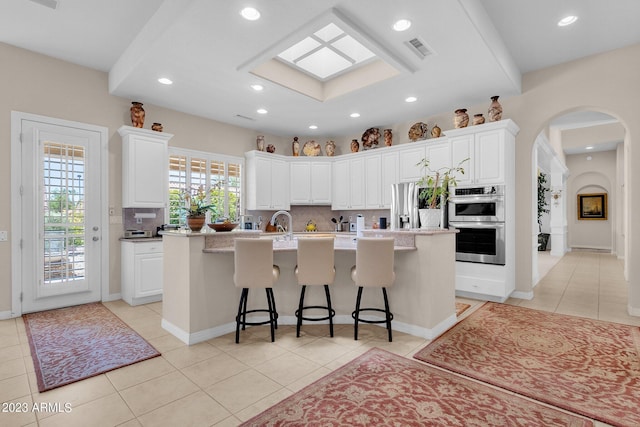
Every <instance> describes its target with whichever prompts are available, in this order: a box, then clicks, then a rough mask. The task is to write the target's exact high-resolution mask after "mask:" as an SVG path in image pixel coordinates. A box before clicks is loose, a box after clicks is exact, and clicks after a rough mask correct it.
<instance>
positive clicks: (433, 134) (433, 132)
mask: <svg viewBox="0 0 640 427" xmlns="http://www.w3.org/2000/svg"><path fill="white" fill-rule="evenodd" d="M441 133H442V129H440V128H439V127H438V125H435V126H434V127H433V128H432V129H431V138H440V134H441Z"/></svg>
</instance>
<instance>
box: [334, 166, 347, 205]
mask: <svg viewBox="0 0 640 427" xmlns="http://www.w3.org/2000/svg"><path fill="white" fill-rule="evenodd" d="M349 163H350V162H349V160H338V161H336V162H334V164H333V185H332V187H333V194H332V196H333V197H332V200H331V208H332V209H333V210H339V209H349V192H350V191H349V187H350V182H349V181H350V176H349Z"/></svg>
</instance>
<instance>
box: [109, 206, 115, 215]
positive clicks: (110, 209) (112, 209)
mask: <svg viewBox="0 0 640 427" xmlns="http://www.w3.org/2000/svg"><path fill="white" fill-rule="evenodd" d="M115 214H116V210H115V208H113V207H110V208H109V216H114V215H115Z"/></svg>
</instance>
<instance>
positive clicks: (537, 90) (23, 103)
mask: <svg viewBox="0 0 640 427" xmlns="http://www.w3.org/2000/svg"><path fill="white" fill-rule="evenodd" d="M0 57H1V58H3V61H2V63H3V66H2V67H1V68H0V76H1V77H2V79H0V93H2V96H1V97H0V147H1V148H2V149H3V151H4V152H5V153H7V154H6V155H5V156H2V157H1V158H0V197H1V198H2V199H3V200H10V194H11V192H10V188H9V183H10V164H9V155H8V151H9V149H10V146H11V142H10V112H11V111H12V110H16V111H22V112H27V113H33V114H41V115H45V116H51V117H58V118H63V119H67V120H74V121H79V122H86V123H91V124H96V125H101V126H106V127H108V128H109V136H110V140H109V164H110V173H109V188H110V191H109V205H110V206H114V207H116V208H117V209H119V208H120V192H121V191H120V188H121V150H120V139H119V137H118V136H117V134H116V130H117V129H118V127H120V126H121V125H122V124H128V123H129V118H128V109H129V105H130V101H131V100H129V99H124V98H119V97H114V96H110V95H109V94H108V89H107V75H106V74H104V73H101V72H97V71H92V70H88V69H86V68H82V67H78V66H74V65H71V64H68V63H65V62H62V61H58V60H53V59H50V58H47V57H44V56H42V55H37V54H33V53H30V52H27V51H25V50H21V49H18V48H14V47H11V46H8V45H4V44H0ZM638 75H640V44H638V45H634V46H631V47H628V48H624V49H619V50H615V51H611V52H607V53H604V54H601V55H596V56H592V57H589V58H585V59H581V60H578V61H573V62H570V63H566V64H562V65H559V66H555V67H550V68H547V69H544V70H541V71H537V72H532V73H528V74H526V75H525V76H524V77H523V87H522V91H523V93H522V95H520V96H517V97H512V98H509V99H501V103H502V105H503V107H504V114H503V117H504V118H510V119H513V120H514V121H515V122H516V123H517V124H518V126H520V133H519V135H518V136H517V138H516V171H517V176H516V187H517V191H516V193H517V198H518V200H517V201H516V206H517V208H516V209H517V210H516V233H517V237H516V249H517V263H516V290H517V291H521V292H529V291H531V289H532V287H531V277H532V275H531V258H532V247H531V246H532V245H531V224H532V221H533V218H532V215H534V209H533V207H532V194H531V191H532V185H531V180H532V179H533V176H534V174H533V173H532V170H531V155H532V154H531V153H532V147H533V144H534V141H535V138H536V136H537V135H538V134H539V133H540V132H541V131H543V130H545V129H546V127H547V126H548V123H549V121H550V120H551V119H553V118H554V117H556V116H558V115H561V114H564V113H567V112H571V111H576V110H582V109H588V110H595V111H602V112H604V113H607V114H610V115H611V116H613V117H615V118H617V119H619V120H620V121H621V123H622V125H623V126H624V127H625V129H626V131H627V134H626V136H625V142H626V144H627V147H626V149H627V150H628V151H627V156H626V159H627V164H639V162H640V150H638V149H634V144H638V142H637V140H638V138H640V137H639V136H638V135H640V120H638V117H640V103H638V97H637V94H638V93H640V79H638V78H637V76H638ZM469 78H472V77H471V74H470V77H469ZM491 95H494V93H487V102H486V103H485V104H483V105H477V106H458V105H452V106H451V112H444V113H442V114H441V115H438V116H433V117H427V118H416V119H414V120H408V121H407V122H405V123H398V124H395V125H393V126H388V127H391V128H392V129H393V130H394V135H395V137H394V141H395V143H396V144H398V143H407V142H408V137H407V131H408V129H409V127H410V126H411V125H412V124H413V123H415V122H416V121H418V120H420V121H424V122H426V123H428V124H429V127H430V128H431V127H432V126H433V124H434V123H437V124H438V125H439V126H440V127H441V128H442V129H443V130H446V129H450V128H452V127H453V126H452V117H453V113H452V111H453V110H454V109H455V108H460V107H466V108H468V109H469V113H470V114H474V113H477V112H485V111H486V110H487V107H488V105H489V102H490V100H489V97H490V96H491ZM145 110H146V111H147V120H148V121H149V123H151V122H160V123H162V124H163V125H164V127H165V130H166V132H169V133H173V134H175V135H176V136H175V138H174V140H172V145H176V146H181V147H186V148H193V149H207V150H211V151H216V152H220V153H228V154H237V155H239V154H241V153H242V152H244V151H247V150H250V149H253V148H254V144H255V135H256V133H257V132H254V131H250V130H244V129H240V128H237V127H234V126H229V125H224V124H221V123H218V122H213V121H210V120H205V119H201V118H198V117H194V116H189V115H186V114H182V113H178V112H174V111H171V110H167V109H163V108H157V107H154V106H152V105H145ZM363 130H364V129H363ZM359 137H360V135H353V136H348V137H341V138H335V140H336V143H337V144H339V145H340V148H341V151H342V152H343V153H344V152H348V151H349V150H348V148H347V144H348V142H349V140H350V139H351V138H359ZM267 139H268V141H269V142H271V143H274V144H275V145H276V147H277V152H278V153H288V152H289V151H288V150H289V143H290V138H288V137H287V138H276V137H270V136H267ZM626 170H627V176H626V184H627V185H626V191H628V193H629V197H628V200H627V203H628V209H629V210H628V212H638V211H639V209H640V171H639V170H637V168H636V170H633V169H632V168H627V169H626ZM10 226H11V218H10V206H9V205H8V204H6V203H5V204H3V205H2V207H0V230H10V228H11V227H10ZM119 235H120V230H119V229H117V230H116V229H114V230H112V231H111V236H110V243H111V254H110V255H111V257H110V258H111V261H110V273H111V284H110V288H111V292H117V290H118V289H119V274H120V266H119V246H118V244H117V243H118V242H117V238H118V237H119ZM626 237H627V242H628V246H629V247H628V251H626V256H627V259H630V260H632V259H634V256H636V257H637V252H638V250H639V249H638V248H639V247H640V227H637V226H636V227H635V228H634V227H633V223H632V222H631V221H629V228H628V230H627V233H626ZM9 248H10V245H9V244H8V243H0V312H2V311H6V310H9V309H10V306H11V295H10V293H11V280H10V279H11V272H10V265H11V264H10V263H11V254H10V250H9ZM628 278H629V282H630V307H631V308H632V311H634V313H635V314H638V315H640V264H639V263H635V265H634V264H633V263H629V266H628Z"/></svg>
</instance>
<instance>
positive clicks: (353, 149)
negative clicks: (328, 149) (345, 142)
mask: <svg viewBox="0 0 640 427" xmlns="http://www.w3.org/2000/svg"><path fill="white" fill-rule="evenodd" d="M358 150H360V143H359V142H358V140H357V139H352V140H351V152H352V153H357V152H358Z"/></svg>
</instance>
